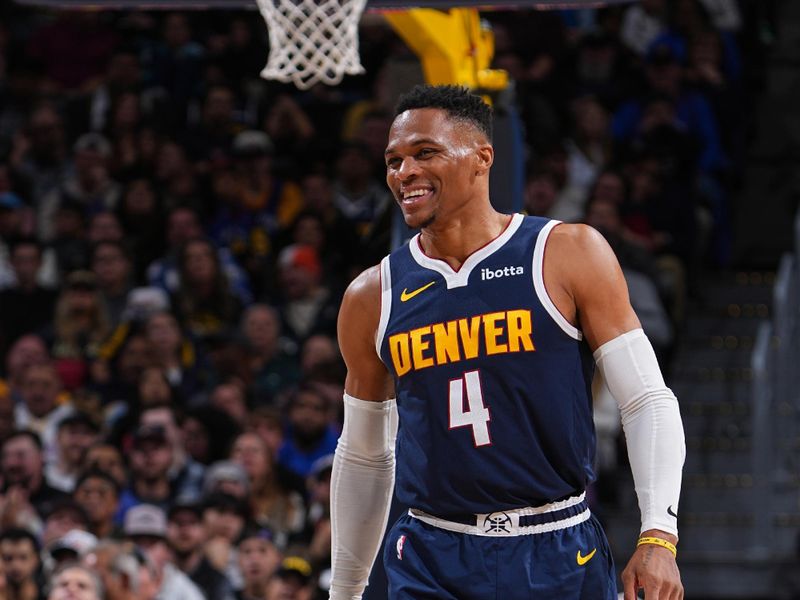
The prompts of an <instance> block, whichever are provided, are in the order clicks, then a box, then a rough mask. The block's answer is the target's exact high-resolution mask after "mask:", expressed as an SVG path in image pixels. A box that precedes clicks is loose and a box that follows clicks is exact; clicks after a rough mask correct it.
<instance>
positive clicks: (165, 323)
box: [145, 311, 205, 401]
mask: <svg viewBox="0 0 800 600" xmlns="http://www.w3.org/2000/svg"><path fill="white" fill-rule="evenodd" d="M145 335H146V336H147V340H148V342H149V343H150V348H151V351H152V353H153V359H154V362H155V364H156V365H157V366H158V367H159V368H160V369H161V371H162V372H163V373H164V375H165V376H166V378H167V381H168V382H169V385H170V387H172V388H174V389H175V390H178V391H179V393H180V396H181V399H184V400H187V401H191V400H192V399H193V398H194V396H195V395H196V394H197V393H199V392H200V391H201V390H202V389H203V387H204V383H205V377H204V375H203V370H204V367H203V364H202V358H201V357H199V356H198V348H196V347H195V345H194V344H193V343H192V341H191V339H190V338H189V336H187V335H184V333H183V331H181V327H180V325H179V323H178V321H177V319H175V317H174V316H173V315H172V314H171V313H169V312H167V311H160V312H156V313H154V314H152V315H150V317H149V318H147V320H146V321H145Z"/></svg>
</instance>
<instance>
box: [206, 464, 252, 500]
mask: <svg viewBox="0 0 800 600" xmlns="http://www.w3.org/2000/svg"><path fill="white" fill-rule="evenodd" d="M224 481H234V482H236V483H240V484H241V485H243V486H244V488H245V490H249V489H250V480H249V479H248V478H247V473H245V470H244V468H242V465H240V464H239V463H235V462H233V461H232V460H218V461H217V462H215V463H213V464H211V466H209V467H208V469H207V470H206V476H205V479H203V491H204V492H205V493H206V494H211V493H213V492H214V491H215V490H216V489H217V486H218V485H219V484H220V483H222V482H224Z"/></svg>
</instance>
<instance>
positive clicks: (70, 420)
mask: <svg viewBox="0 0 800 600" xmlns="http://www.w3.org/2000/svg"><path fill="white" fill-rule="evenodd" d="M99 433H100V430H99V427H98V426H97V423H95V422H94V420H92V418H91V417H90V416H89V415H88V414H86V413H83V412H72V413H70V414H68V415H67V416H65V417H64V418H62V419H61V420H60V421H59V422H58V429H57V432H56V455H55V459H54V460H53V461H49V462H48V464H47V467H46V468H45V477H46V478H47V483H49V484H50V485H51V486H53V487H54V488H56V489H58V490H61V491H62V492H67V493H72V490H73V489H74V488H75V481H76V480H77V478H78V475H79V473H80V470H81V467H82V464H83V456H84V454H85V453H86V450H88V449H89V447H90V446H91V445H92V444H94V443H95V442H96V441H97V440H98V436H99Z"/></svg>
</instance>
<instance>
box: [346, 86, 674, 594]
mask: <svg viewBox="0 0 800 600" xmlns="http://www.w3.org/2000/svg"><path fill="white" fill-rule="evenodd" d="M493 158H494V153H493V149H492V145H491V109H490V108H489V107H488V106H487V105H486V104H485V103H484V102H483V101H482V100H481V99H480V98H479V97H477V96H474V95H472V94H470V93H469V92H468V91H467V90H465V89H463V88H458V87H452V86H444V87H430V86H421V87H417V88H415V89H414V90H412V91H411V92H409V93H408V94H407V95H406V96H404V97H403V98H401V100H400V102H399V105H398V109H397V114H396V117H395V120H394V123H393V125H392V127H391V131H390V133H389V143H388V147H387V149H386V180H387V183H388V185H389V188H390V189H391V191H392V193H393V194H394V197H395V200H396V201H397V202H398V204H399V205H400V208H401V209H402V212H403V216H404V218H405V221H406V223H407V224H408V225H409V226H411V227H414V228H420V229H421V231H420V233H419V234H418V235H416V236H415V237H414V238H412V239H411V240H410V242H409V243H408V244H407V245H405V246H403V247H402V248H400V249H398V250H397V251H395V252H393V253H392V254H391V255H390V256H388V257H386V258H385V259H384V260H383V261H382V262H381V264H380V265H379V266H376V267H373V268H371V269H368V270H367V271H365V272H364V273H363V274H361V275H360V276H359V277H358V278H357V279H356V280H355V281H354V282H353V283H352V284H351V285H350V287H349V289H348V290H347V293H346V295H345V298H344V301H343V304H342V307H341V312H340V318H339V339H340V344H341V349H342V352H343V354H344V358H345V361H346V363H347V369H348V372H347V380H346V383H345V392H346V393H345V397H344V402H345V421H344V430H343V432H342V436H341V439H340V440H339V445H338V448H337V450H336V457H335V461H334V467H333V469H334V470H333V476H332V486H331V488H332V518H331V522H332V528H333V549H332V553H333V555H332V559H333V580H332V586H331V594H330V597H331V598H332V599H334V600H341V599H347V600H351V599H357V598H361V594H362V592H363V590H364V586H365V584H366V581H367V577H368V575H369V572H370V568H371V566H372V563H373V561H374V559H375V555H376V554H377V550H378V548H379V545H380V541H381V537H382V534H383V531H384V526H385V524H386V519H387V514H388V506H389V500H390V498H391V494H392V488H393V484H394V481H395V456H394V455H395V436H396V455H397V459H396V467H397V471H396V483H397V487H396V494H397V497H398V500H399V501H400V503H401V504H404V505H405V506H409V507H411V508H410V510H409V512H408V514H407V515H405V516H403V517H401V518H400V520H399V521H398V522H397V523H396V524H395V525H394V526H393V528H392V529H391V530H390V532H389V534H388V535H389V539H387V543H386V545H385V551H384V563H385V565H386V572H387V576H388V579H389V597H390V598H393V599H403V600H405V599H409V600H410V599H414V600H420V599H431V600H433V599H437V600H442V599H452V600H471V599H476V600H477V599H493V600H494V599H495V598H502V599H503V600H516V599H530V598H542V599H559V600H574V599H585V600H612V599H616V598H617V592H616V581H615V572H614V566H613V561H612V557H611V555H610V551H609V547H608V543H607V541H606V538H605V535H604V533H603V532H602V530H601V528H600V526H599V524H598V522H597V521H596V520H595V518H594V517H593V516H592V515H591V514H590V512H589V510H588V508H587V505H586V499H585V489H586V487H587V486H588V485H589V484H590V483H591V482H592V480H593V478H594V473H593V470H592V465H593V461H594V450H595V436H594V429H593V424H592V414H591V404H592V398H591V391H590V383H591V379H592V374H593V370H594V366H595V364H597V366H598V367H599V370H600V373H601V374H602V376H603V378H604V379H605V381H606V383H607V385H608V386H609V388H610V390H611V392H612V394H613V395H614V397H615V398H616V400H617V402H618V403H619V406H620V410H621V413H622V421H623V427H624V430H625V436H626V439H627V444H628V453H629V456H630V462H631V468H632V470H633V475H634V481H635V485H636V491H637V494H638V497H639V506H640V509H641V517H642V524H641V536H640V538H639V540H638V542H637V547H636V550H635V552H634V554H633V556H632V558H631V560H630V562H629V564H628V565H627V567H626V569H625V571H624V572H623V575H622V580H623V583H624V588H625V594H624V595H625V598H626V600H633V599H634V598H635V596H636V593H637V590H640V589H644V591H645V593H646V597H647V600H654V599H657V600H677V599H679V598H682V597H683V588H682V585H681V581H680V575H679V572H678V568H677V565H676V562H675V556H676V549H675V546H676V544H677V541H678V538H677V526H676V525H677V518H676V515H677V512H678V496H679V492H680V485H681V469H682V465H683V460H684V455H685V444H684V436H683V427H682V424H681V420H680V414H679V411H678V404H677V401H676V399H675V396H674V395H673V394H672V392H671V391H670V390H669V389H668V388H667V387H666V386H665V384H664V380H663V378H662V376H661V373H660V371H659V368H658V364H657V362H656V358H655V354H654V353H653V349H652V346H651V345H650V343H649V342H648V340H647V338H646V337H645V335H644V334H643V332H642V330H641V326H640V324H639V321H638V320H637V318H636V315H635V314H634V312H633V310H632V308H631V305H630V303H629V301H628V294H627V289H626V286H625V282H624V279H623V276H622V272H621V271H620V268H619V265H618V263H617V260H616V258H615V256H614V254H613V252H612V250H611V249H610V248H609V246H608V245H607V244H606V242H605V241H604V239H603V238H602V237H601V236H600V235H599V234H598V233H597V232H596V231H594V230H593V229H591V228H589V227H587V226H584V225H567V224H559V223H558V222H556V221H549V220H547V219H541V218H535V217H523V216H522V215H506V214H501V213H498V212H496V211H495V210H494V209H493V208H492V206H491V204H490V202H489V170H490V168H491V166H492V161H493ZM394 398H396V407H397V410H398V411H399V429H397V423H395V422H394V419H393V414H394V407H395V399H394ZM632 542H633V540H632Z"/></svg>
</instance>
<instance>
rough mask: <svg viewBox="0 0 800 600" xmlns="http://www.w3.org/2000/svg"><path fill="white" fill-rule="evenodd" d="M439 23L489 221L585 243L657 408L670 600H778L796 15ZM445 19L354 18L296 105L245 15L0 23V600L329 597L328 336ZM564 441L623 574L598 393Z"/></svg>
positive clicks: (796, 523) (797, 438)
mask: <svg viewBox="0 0 800 600" xmlns="http://www.w3.org/2000/svg"><path fill="white" fill-rule="evenodd" d="M464 5H466V6H465V8H472V9H475V8H478V9H480V13H479V14H480V22H479V23H480V25H479V29H480V31H483V32H491V35H492V36H493V37H492V40H493V41H492V43H491V44H490V45H485V44H483V43H480V44H479V43H478V42H477V41H475V39H473V38H471V37H469V35H468V36H467V38H466V43H467V45H468V46H469V48H470V50H471V51H473V50H474V51H475V52H474V56H473V55H472V54H470V57H469V60H473V58H475V57H477V58H475V60H476V63H475V65H473V66H474V68H472V67H470V69H471V70H470V69H468V72H467V74H466V75H464V74H463V72H460V71H458V70H457V69H456V71H458V72H459V73H461V74H460V75H459V78H458V79H457V80H454V81H452V82H453V83H463V84H467V85H472V83H473V81H472V79H473V78H474V81H477V82H479V83H480V85H477V86H476V87H478V88H479V91H480V92H481V93H483V94H485V96H486V97H487V98H488V99H490V101H491V102H492V103H493V106H494V108H495V119H496V122H495V130H496V138H495V145H496V147H497V154H498V157H499V160H497V161H496V163H495V166H494V168H493V171H492V198H493V202H494V203H495V205H496V207H497V208H499V209H501V210H504V211H507V212H512V211H514V212H526V213H527V214H534V215H541V216H547V217H552V218H556V219H560V220H563V221H568V222H584V223H588V224H589V225H592V226H593V227H595V228H596V229H598V230H599V231H600V232H601V233H602V234H603V235H604V236H605V237H606V238H607V240H608V241H609V243H610V244H611V246H612V247H613V248H614V250H615V252H616V253H617V257H618V259H619V261H620V263H621V265H622V268H623V271H624V274H625V278H626V280H627V283H628V286H629V290H630V294H631V300H632V303H633V306H634V308H635V310H636V311H637V314H638V315H639V318H640V320H641V322H642V324H643V327H644V329H645V332H646V333H647V334H648V336H649V338H650V340H651V341H652V343H653V345H654V347H655V349H656V351H657V355H658V358H659V361H660V363H661V367H662V370H663V371H664V373H665V376H666V380H667V383H668V385H669V386H670V387H671V389H672V390H673V391H674V392H675V394H676V396H677V397H678V400H679V403H680V408H681V413H682V416H683V420H684V427H685V432H686V444H687V458H686V464H685V468H684V479H683V488H682V496H681V503H680V511H679V529H680V542H679V545H678V564H679V566H680V568H681V573H682V577H683V582H684V586H685V590H686V598H687V599H690V600H703V599H742V600H744V599H748V600H755V599H779V600H782V599H785V600H790V599H793V598H800V570H799V569H798V565H799V561H798V558H799V557H798V553H799V552H800V537H798V533H799V532H800V414H798V401H799V400H800V398H798V393H797V389H798V385H797V384H798V373H799V372H800V369H798V367H797V357H798V356H800V352H799V351H800V348H799V347H798V346H799V345H800V342H798V340H800V330H799V327H798V307H799V306H800V292H799V289H800V288H799V286H800V284H799V279H798V277H799V275H800V273H799V271H798V262H797V252H798V250H800V220H798V218H797V216H796V212H797V204H798V202H797V200H798V197H800V179H798V172H800V170H798V168H797V167H798V160H800V102H798V99H800V2H796V1H790V0H641V1H640V2H627V1H622V2H587V1H580V0H573V1H569V0H562V1H559V2H538V1H536V0H528V1H526V0H506V1H505V2H503V1H495V2H492V1H486V2H467V3H464ZM412 6H415V7H421V8H425V9H427V10H428V11H430V12H428V13H414V14H415V15H417V14H421V15H422V16H414V17H413V19H414V22H415V23H416V24H417V25H418V27H417V26H416V25H415V26H413V27H409V26H408V24H406V25H405V26H402V25H400V24H399V23H400V22H401V20H402V19H403V18H404V16H405V15H407V14H411V13H410V12H408V11H409V9H410V8H411V7H412ZM454 6H457V3H454V2H451V1H447V0H442V1H437V0H427V1H426V0H417V1H416V2H414V1H412V2H402V1H396V0H371V1H370V2H368V3H367V7H366V10H365V12H364V14H363V15H362V16H361V19H360V22H359V27H358V30H357V39H358V42H359V53H360V58H361V63H362V65H363V72H362V73H361V74H356V75H345V76H344V77H343V79H342V80H341V82H340V83H338V84H337V85H326V84H323V83H315V84H313V85H311V86H310V87H308V89H302V90H301V89H299V88H298V87H296V86H295V85H294V84H293V83H291V82H289V83H286V82H278V81H275V80H268V79H263V78H261V77H260V76H259V74H260V73H261V71H262V69H263V68H264V65H265V64H266V63H267V57H268V55H269V52H270V36H269V35H268V30H267V25H266V23H265V21H264V19H263V18H262V16H261V14H260V13H259V11H258V9H257V6H256V4H255V0H252V2H251V1H250V0H205V1H203V0H148V1H145V2H135V1H132V0H4V1H2V2H0V237H1V238H2V240H1V241H0V367H1V368H2V379H1V380H0V443H2V451H1V452H0V484H1V486H2V487H1V488H0V489H2V493H1V494H0V567H2V569H0V571H2V576H0V599H3V598H9V599H11V598H14V599H16V598H46V597H47V596H48V594H49V593H50V592H49V588H50V584H51V582H52V580H53V573H54V572H55V570H56V569H57V568H58V565H59V564H60V563H62V562H64V561H66V560H77V561H80V562H81V563H82V564H84V565H85V566H86V569H87V571H86V574H87V576H89V575H94V576H96V577H98V578H99V579H100V580H101V581H102V582H103V584H104V586H105V588H106V590H105V596H104V597H105V598H107V599H108V600H122V599H129V598H139V599H144V598H146V599H153V598H156V597H157V598H164V599H167V598H169V599H170V600H171V599H172V598H176V599H178V598H186V599H193V598H203V597H205V598H209V599H211V600H229V599H233V598H263V599H268V600H274V599H278V598H280V599H285V598H291V599H296V600H309V599H318V598H320V599H321V598H327V586H328V584H329V581H330V569H329V567H330V520H329V510H328V498H329V482H330V468H331V455H332V452H333V450H334V448H335V446H336V440H337V438H338V435H339V432H340V427H341V419H342V391H343V385H344V374H345V368H344V364H343V361H342V359H341V357H340V355H339V350H338V347H337V342H336V316H337V311H338V307H339V303H340V301H341V297H342V293H343V291H344V289H345V288H346V286H347V284H348V283H349V282H350V281H351V280H352V278H353V277H354V276H355V275H356V274H357V273H359V272H360V271H361V270H363V269H364V268H367V267H369V266H371V265H374V264H376V263H378V262H379V261H380V259H381V257H382V256H384V255H385V254H386V253H387V252H389V251H390V249H392V248H393V247H396V246H397V245H398V244H401V243H402V242H403V241H404V240H405V239H406V238H407V237H408V235H409V232H408V231H407V230H406V229H405V227H404V225H403V224H402V220H401V219H399V218H398V213H397V211H396V210H395V207H394V202H393V201H392V199H391V196H390V194H389V192H388V190H387V188H386V185H385V182H384V175H383V172H384V163H383V151H384V147H385V143H386V136H387V132H388V128H389V125H390V124H391V120H392V109H393V106H394V103H395V101H396V99H397V97H398V96H399V94H401V93H402V92H404V91H406V90H408V89H410V87H411V86H413V85H414V84H416V83H421V82H424V81H426V79H427V80H428V81H431V77H432V73H433V74H434V75H435V74H436V73H437V70H436V67H431V66H430V65H431V64H433V63H434V62H435V61H434V60H433V57H434V53H435V52H437V51H441V48H438V49H437V47H436V44H435V43H433V42H431V40H430V39H429V38H428V37H426V36H425V34H424V32H423V29H424V23H425V20H426V19H428V18H434V17H432V16H430V15H433V14H434V12H435V13H436V14H439V13H441V14H445V13H444V12H443V11H446V10H449V9H451V8H453V7H454ZM426 15H427V16H426ZM475 23H478V21H477V20H476V21H475ZM415 27H417V28H416V29H415ZM477 30H478V28H476V29H475V31H477ZM470 31H472V30H470ZM343 35H344V34H343ZM460 35H461V33H460V31H456V30H453V31H451V32H449V33H442V36H443V37H445V38H446V39H447V40H451V39H452V40H456V39H460V37H459V36H460ZM447 36H452V38H451V37H447ZM434 37H435V36H434ZM342 39H344V38H342ZM355 39H356V38H355V37H353V38H352V40H351V41H355ZM448 43H449V42H448ZM445 46H446V44H445ZM445 50H446V48H445ZM482 53H483V54H482ZM480 56H483V57H484V58H485V59H486V61H487V64H485V65H482V66H481V65H479V64H478V58H480ZM426 60H427V61H430V62H426ZM451 60H452V59H451ZM464 60H466V58H465V59H464ZM470 64H472V63H470ZM451 66H453V65H452V64H451ZM456 66H458V65H456ZM483 67H486V68H488V69H490V70H491V73H494V74H495V75H496V74H497V73H503V72H504V74H503V75H502V77H501V78H500V79H495V78H492V77H490V76H489V75H486V76H484V75H483V74H482V73H484V71H485V70H484V69H483ZM485 72H487V73H489V72H490V71H485ZM465 77H466V78H465ZM595 424H596V428H597V441H598V462H597V473H598V479H597V481H596V482H595V483H594V484H593V486H592V487H591V488H590V490H588V497H589V499H590V505H591V508H592V510H593V512H594V513H595V514H596V515H597V516H598V518H599V519H600V520H601V522H602V523H603V525H604V527H605V528H606V531H607V534H608V537H609V540H610V542H611V545H612V549H613V551H614V555H615V560H616V563H617V567H618V569H621V568H622V567H623V566H624V565H625V563H626V561H627V559H628V557H629V556H630V555H631V553H632V552H633V549H634V545H635V542H636V538H637V535H638V525H639V516H638V507H637V504H636V496H635V493H634V489H633V483H632V480H631V476H630V469H629V465H628V460H627V456H626V453H625V444H624V439H623V438H622V433H621V428H620V424H619V415H618V412H617V411H616V405H615V403H614V401H613V399H612V400H611V401H610V402H609V398H608V395H607V394H606V395H603V394H599V395H598V397H597V398H596V402H595ZM30 432H33V434H31V433H30ZM14 556H17V557H18V558H17V559H15V558H14ZM20 557H21V558H20ZM381 581H382V573H381V569H380V567H378V568H376V570H375V571H374V574H373V584H372V585H371V586H370V587H369V588H368V591H367V595H366V596H365V597H368V598H371V599H373V600H382V599H383V598H385V597H386V594H385V588H382V587H381ZM242 590H245V591H244V592H243V591H242ZM237 594H238V595H237ZM52 597H56V596H52Z"/></svg>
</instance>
